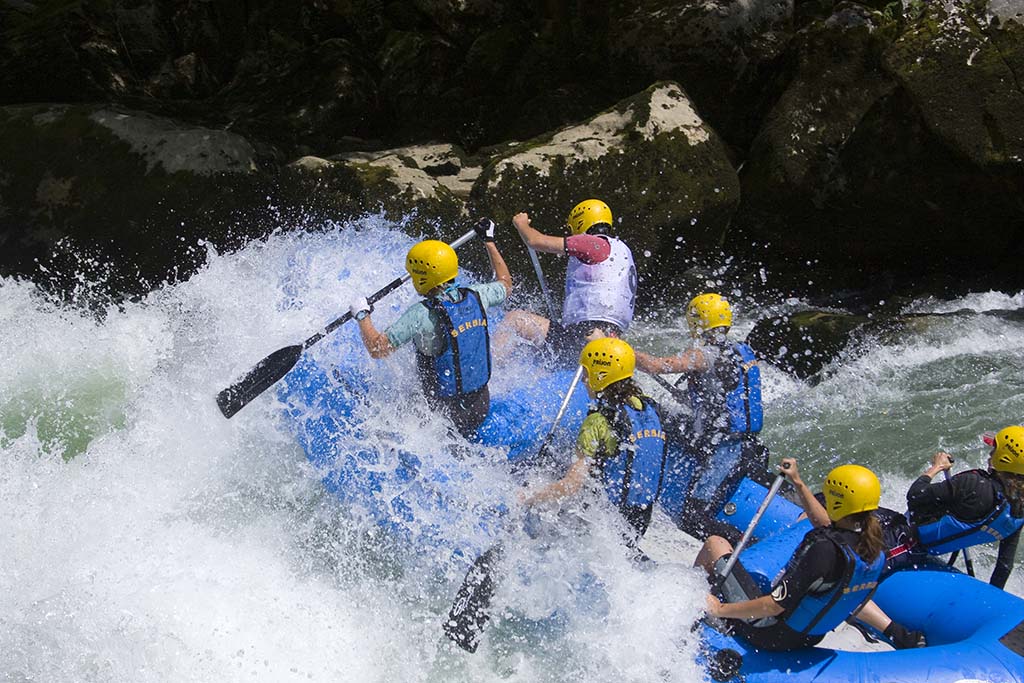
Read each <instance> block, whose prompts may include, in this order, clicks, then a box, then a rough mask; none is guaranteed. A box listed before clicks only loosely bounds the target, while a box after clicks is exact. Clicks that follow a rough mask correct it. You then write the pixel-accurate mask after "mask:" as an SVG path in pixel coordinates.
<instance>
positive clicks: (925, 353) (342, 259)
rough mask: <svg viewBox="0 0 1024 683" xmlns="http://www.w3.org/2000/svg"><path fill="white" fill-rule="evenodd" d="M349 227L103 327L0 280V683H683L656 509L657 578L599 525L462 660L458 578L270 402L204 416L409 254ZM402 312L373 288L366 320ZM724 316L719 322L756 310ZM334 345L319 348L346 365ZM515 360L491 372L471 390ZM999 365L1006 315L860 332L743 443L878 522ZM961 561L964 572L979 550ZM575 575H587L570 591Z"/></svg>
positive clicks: (1016, 355) (968, 441) (1012, 343)
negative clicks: (379, 513) (322, 467)
mask: <svg viewBox="0 0 1024 683" xmlns="http://www.w3.org/2000/svg"><path fill="white" fill-rule="evenodd" d="M358 228H359V229H358V230H357V229H356V228H355V227H353V226H347V227H346V228H344V229H339V230H335V231H329V232H326V233H322V234H318V235H313V236H310V235H305V236H298V235H276V236H274V237H272V238H271V239H270V240H269V241H268V242H265V243H254V244H251V245H250V246H248V247H247V248H245V249H243V250H241V251H239V252H237V253H234V254H230V255H220V254H216V253H213V252H212V251H211V253H210V255H209V259H208V264H207V266H206V267H204V268H203V269H202V270H201V271H200V272H199V273H198V274H196V275H195V276H194V277H192V278H191V279H189V280H188V281H187V282H183V283H178V284H173V285H166V286H163V287H160V288H158V289H156V290H155V291H154V292H153V293H152V294H151V295H150V296H148V297H147V298H146V299H145V300H143V301H141V302H138V303H132V304H128V305H124V306H122V307H117V308H113V307H112V308H110V309H108V310H106V311H105V312H104V313H102V314H101V315H96V314H94V313H89V312H85V311H82V310H79V309H74V308H66V307H58V306H56V305H54V304H53V303H51V302H49V301H48V300H47V298H46V297H45V296H43V294H42V293H41V292H40V291H38V290H37V289H36V288H35V287H34V286H33V285H32V284H29V283H26V282H23V281H18V280H14V279H4V280H0V342H2V347H3V348H4V350H5V353H4V355H3V362H2V363H0V539H2V545H0V680H11V681H215V680H217V681H235V680H237V681H242V680H246V681H248V680H266V681H309V680H313V681H452V680H466V681H493V680H502V681H544V680H551V681H580V680H587V681H649V680H665V681H693V680H698V679H699V677H700V670H699V669H698V668H697V666H696V664H695V663H694V661H693V660H694V656H695V655H696V645H695V643H694V642H693V638H692V636H691V635H690V633H689V626H690V624H691V623H693V620H694V619H695V618H696V617H697V616H698V615H699V612H700V609H701V606H702V605H703V600H704V598H703V595H704V590H705V587H706V584H705V583H704V580H703V578H702V577H700V576H699V575H698V574H697V572H696V571H694V570H692V569H690V568H689V565H690V563H691V562H692V559H693V553H694V548H695V546H694V545H693V543H692V542H690V541H688V540H687V539H684V538H679V536H680V534H679V532H677V531H676V530H675V529H674V528H671V527H670V526H669V525H667V524H666V523H665V521H664V520H663V519H662V520H656V523H655V528H654V529H653V531H652V534H651V537H650V539H648V544H647V545H648V548H649V551H650V553H651V554H652V556H655V557H656V558H657V559H659V560H660V561H661V565H660V566H659V568H658V569H656V570H654V571H647V572H644V571H640V570H638V569H636V568H634V566H633V565H632V564H630V562H629V561H628V560H627V559H626V558H625V557H624V556H623V553H622V552H621V549H620V547H619V544H618V541H617V539H616V538H615V536H614V534H612V533H611V532H609V533H607V534H604V533H602V532H600V531H598V532H595V533H594V535H592V536H588V537H587V539H586V542H585V543H584V542H582V541H581V542H580V543H579V544H576V545H573V544H572V543H565V544H563V545H562V546H559V549H557V550H553V551H552V552H550V553H549V554H548V555H547V556H546V559H545V561H543V562H537V563H536V564H535V565H534V569H535V570H536V575H534V576H532V577H531V576H530V575H528V574H523V573H520V575H519V576H518V577H514V578H512V579H510V580H509V581H508V583H507V584H506V585H504V586H503V588H502V589H501V590H502V594H501V595H500V596H499V597H500V598H501V599H502V600H503V601H505V602H509V603H515V605H516V609H515V610H513V611H510V612H508V613H507V614H505V615H504V616H499V618H497V619H496V620H495V622H494V623H493V624H492V628H491V630H490V632H489V633H488V635H487V637H486V638H485V640H484V643H483V645H482V646H481V648H480V650H479V651H478V652H477V653H476V654H475V655H473V656H470V655H466V654H464V653H462V652H461V651H459V650H457V649H453V648H452V647H451V646H450V645H449V644H448V643H447V642H446V641H445V640H444V637H443V636H442V634H441V630H440V621H441V618H442V616H443V614H444V613H445V612H446V610H447V607H448V605H449V604H450V602H451V598H452V596H453V594H454V591H455V588H456V587H457V585H458V583H459V581H460V580H461V578H462V573H464V571H465V564H464V563H462V564H460V563H459V562H458V561H456V560H452V559H451V558H449V557H446V556H439V557H433V558H431V557H429V556H428V557H426V558H424V557H423V556H418V557H416V558H415V559H410V554H409V553H407V552H406V550H405V549H403V548H401V547H400V546H396V545H395V544H394V543H392V542H391V541H390V540H389V539H388V538H387V537H385V536H382V535H381V534H380V533H378V532H376V531H375V530H374V528H373V525H372V524H369V523H367V521H366V520H365V518H364V517H363V516H361V515H360V514H359V511H358V510H350V509H346V508H345V507H344V506H342V505H340V504H339V502H338V501H337V499H335V498H334V497H332V496H330V495H328V494H326V493H325V492H324V489H323V486H322V484H321V483H320V479H319V474H318V473H317V471H316V470H315V469H314V468H313V467H312V466H311V465H310V464H309V463H308V461H307V460H306V458H305V456H304V454H303V452H302V450H301V448H299V446H298V445H297V444H296V441H295V438H294V437H293V435H292V434H291V433H290V432H289V430H288V428H287V425H286V423H285V420H283V419H282V410H281V405H280V404H279V403H278V402H277V401H276V400H275V397H274V394H273V392H267V394H266V395H264V396H262V397H261V398H260V399H258V400H256V401H254V402H253V403H252V404H251V405H249V406H248V407H247V408H245V409H244V410H243V411H242V412H241V413H239V414H238V415H237V416H236V417H235V418H233V419H232V420H230V421H229V420H225V419H224V418H223V417H222V416H221V414H220V413H219V412H218V410H217V408H216V405H215V404H214V400H213V397H214V395H215V394H216V393H217V391H218V390H220V389H222V388H223V387H224V386H226V385H227V384H228V383H230V382H231V380H233V379H234V378H235V377H237V376H238V375H240V374H242V373H243V372H245V371H246V370H247V369H249V368H250V367H251V366H252V365H253V364H254V363H255V362H256V361H258V360H259V359H260V358H262V357H263V356H265V355H266V354H268V353H269V352H271V351H273V350H275V349H277V348H280V347H282V346H286V345H288V344H294V343H297V342H300V341H301V340H302V339H304V338H306V337H307V336H309V335H310V334H312V333H313V332H315V331H316V330H317V329H318V328H319V327H320V326H321V325H323V324H324V323H326V322H328V321H330V320H332V319H334V318H336V317H337V316H339V315H340V314H341V313H342V312H344V310H346V308H347V302H348V301H349V299H351V298H352V296H353V295H355V294H368V293H369V292H371V291H372V290H373V289H376V288H377V287H379V286H381V285H383V284H385V283H386V282H388V281H389V280H391V279H392V278H393V277H395V275H397V274H400V273H401V255H402V254H403V253H404V251H405V249H406V248H407V247H408V246H409V245H410V244H411V241H410V239H409V238H407V237H405V236H403V235H401V234H400V233H398V232H395V231H393V230H390V229H388V228H387V227H386V226H383V225H380V224H379V221H375V220H367V221H366V222H365V224H363V225H361V226H358ZM474 247H477V245H469V247H467V248H474ZM477 248H478V247H477ZM517 275H519V276H521V277H522V278H523V279H529V274H527V273H523V274H517ZM695 293H696V292H694V294H695ZM413 298H414V294H413V293H412V291H411V289H409V290H406V291H402V292H400V293H396V294H394V295H393V296H392V297H390V298H389V299H388V300H387V303H386V304H385V305H383V306H381V307H380V308H379V309H378V311H377V312H376V314H375V315H376V318H377V320H378V322H379V323H380V324H381V325H383V324H386V323H387V322H388V321H390V320H393V319H394V317H395V316H397V311H398V310H399V309H400V308H401V307H403V306H404V305H407V304H408V303H409V302H410V301H412V300H413ZM755 298H756V297H755ZM765 303H766V305H771V306H772V307H773V308H774V309H775V310H778V307H779V306H780V305H782V306H784V305H785V304H784V303H781V304H780V302H765ZM790 305H798V304H797V303H794V302H791V304H790ZM1022 307H1024V295H1021V294H1014V293H1009V294H1002V293H984V294H976V295H971V296H967V297H965V298H962V299H959V300H956V301H931V300H922V301H918V302H916V303H915V304H914V305H913V306H912V310H913V311H915V312H928V311H935V312H945V311H955V310H960V309H966V310H967V311H969V312H975V313H978V312H983V311H989V310H996V309H1020V308H1022ZM737 313H738V316H739V317H740V318H741V319H742V322H741V323H740V325H739V327H740V328H749V326H750V324H752V322H753V320H754V319H755V318H756V315H757V311H756V310H753V309H752V308H751V307H749V306H748V307H746V308H740V309H739V310H738V311H737ZM669 319H671V318H669ZM676 320H677V322H676V323H674V324H673V325H670V326H668V327H665V326H664V325H662V326H652V325H649V324H648V325H644V324H643V323H642V322H641V324H640V325H639V326H638V332H637V335H638V337H637V338H639V339H641V340H648V341H650V342H651V343H652V344H653V345H654V346H656V347H661V348H663V349H664V348H666V347H667V346H668V345H670V344H671V340H672V339H674V338H676V337H677V336H678V337H679V338H682V334H683V327H682V320H681V319H680V318H677V319H676ZM346 333H348V334H350V333H351V331H345V330H342V331H340V332H339V334H346ZM344 355H345V356H346V357H344V358H336V359H322V360H325V361H332V362H338V363H365V362H367V361H366V356H365V354H364V353H362V352H361V351H358V350H356V351H353V352H350V353H346V354H344ZM411 368H412V357H411V354H409V352H408V351H403V352H402V353H400V354H398V355H396V356H395V357H394V358H393V359H390V360H389V361H387V362H385V363H382V364H381V365H380V366H379V367H378V368H377V371H378V372H379V373H383V375H382V376H384V377H394V378H395V382H396V384H395V389H394V390H393V396H391V397H390V398H388V399H387V400H377V401H371V404H372V405H371V409H372V410H375V411H377V415H378V416H379V419H380V420H381V421H384V422H386V423H387V425H388V433H389V436H388V438H389V439H390V440H391V442H397V443H398V444H399V445H401V446H404V447H406V448H409V449H410V450H414V451H420V450H426V449H428V448H429V446H430V445H431V444H436V443H438V441H437V439H443V438H444V436H443V429H441V428H439V427H437V426H436V425H431V424H427V423H425V422H424V421H423V419H422V412H423V411H422V410H418V409H417V406H416V403H415V401H416V399H415V391H414V390H413V389H412V387H413V385H414V383H413V380H412V370H411ZM529 371H530V364H529V361H528V360H522V359H520V360H515V361H512V362H510V363H507V364H504V365H501V366H499V367H498V369H497V370H496V375H495V380H494V382H495V384H494V386H495V389H496V390H497V391H500V390H501V388H502V387H503V386H508V385H509V384H510V383H513V382H515V381H522V378H523V377H528V376H529V374H528V372H529ZM1022 378H1024V323H1020V322H1012V321H1008V320H1007V319H1004V318H1000V317H998V316H992V315H975V314H966V313H965V314H964V315H960V316H955V317H949V318H948V319H943V320H941V321H939V322H937V323H934V324H930V325H927V326H923V327H922V328H921V329H918V330H917V331H914V332H908V333H907V334H906V336H904V337H903V338H902V339H901V340H900V341H899V342H898V343H891V344H888V345H882V344H878V343H869V344H868V347H867V349H866V351H865V352H864V353H863V354H861V355H858V356H856V357H855V358H851V359H850V360H849V361H848V362H845V363H843V364H841V365H840V366H839V367H836V368H834V369H833V370H832V371H831V372H830V373H828V374H827V375H826V376H825V379H824V380H823V381H821V382H820V383H818V384H817V385H815V386H808V385H806V384H804V383H801V382H798V381H796V380H794V379H791V378H789V377H787V376H786V375H784V374H783V373H781V372H779V371H775V370H772V369H768V370H767V372H766V379H765V382H766V394H767V418H766V429H765V432H764V435H763V436H764V440H765V441H766V442H767V443H768V445H769V446H770V447H771V448H772V449H773V451H774V452H775V454H776V455H777V456H781V455H794V456H796V457H798V458H799V459H800V461H801V463H802V465H803V469H804V470H805V477H806V478H807V479H808V480H809V481H811V482H820V479H821V477H822V476H823V475H824V473H825V472H827V471H828V469H829V468H830V467H832V466H833V465H835V464H837V463H840V462H848V461H855V462H859V463H862V464H865V465H868V466H870V467H872V468H874V469H875V470H876V471H877V472H878V473H879V475H880V477H881V479H882V482H883V503H885V504H888V505H889V506H891V507H897V508H900V509H902V507H903V503H902V501H903V500H904V494H905V492H906V489H907V487H908V486H909V484H910V482H911V481H912V480H913V479H914V478H915V477H916V476H917V474H918V473H919V472H920V471H921V470H922V469H923V468H924V467H925V465H926V463H927V460H928V458H929V457H930V455H931V454H932V453H933V452H934V451H935V450H936V449H937V448H945V449H948V450H950V451H951V452H952V453H954V454H955V455H956V456H957V468H960V467H975V466H982V465H983V462H984V458H985V456H986V453H985V450H984V447H983V446H982V444H981V442H980V440H979V438H978V435H979V434H980V433H981V432H983V431H985V430H990V429H998V428H1000V427H1002V426H1005V425H1007V424H1010V423H1013V422H1019V421H1021V420H1022V418H1024V387H1022V384H1024V379H1022ZM494 476H495V477H496V479H495V481H498V482H500V481H501V479H500V475H499V474H496V475H494ZM492 483H493V482H492ZM975 556H976V558H977V559H976V560H975V562H976V564H977V565H979V566H980V568H981V573H982V575H983V576H986V577H987V576H988V572H989V571H990V568H991V565H992V561H993V559H994V548H990V547H986V548H982V549H979V550H977V551H975ZM1020 564H1021V563H1020V562H1018V568H1017V571H1016V572H1015V573H1014V574H1013V576H1012V577H1011V578H1010V583H1009V585H1008V588H1009V589H1010V590H1011V591H1012V592H1014V593H1017V594H1022V593H1024V568H1022V567H1021V566H1020ZM582 569H585V570H586V572H588V573H589V576H590V577H591V580H592V582H593V583H595V584H599V586H600V587H599V588H595V589H593V590H592V591H590V592H589V594H588V592H587V591H586V590H585V589H581V587H580V585H579V582H578V580H577V579H578V576H576V575H578V574H579V571H582ZM563 573H564V574H565V577H564V578H563V577H562V574H563ZM574 577H576V578H574ZM595 596H596V597H595ZM553 609H557V610H558V611H559V614H560V616H559V618H558V619H554V620H552V619H543V618H542V617H544V616H546V615H548V614H550V613H551V611H552V610H553Z"/></svg>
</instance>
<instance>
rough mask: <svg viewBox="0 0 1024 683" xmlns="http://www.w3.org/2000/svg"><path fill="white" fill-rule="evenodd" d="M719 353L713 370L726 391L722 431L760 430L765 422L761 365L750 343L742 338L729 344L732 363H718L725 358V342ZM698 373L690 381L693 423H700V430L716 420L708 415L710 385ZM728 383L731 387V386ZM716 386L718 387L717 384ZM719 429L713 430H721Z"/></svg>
mask: <svg viewBox="0 0 1024 683" xmlns="http://www.w3.org/2000/svg"><path fill="white" fill-rule="evenodd" d="M719 348H720V349H721V350H722V353H721V354H720V355H719V358H718V359H717V361H716V367H715V368H713V369H712V372H713V373H714V375H715V376H716V378H717V380H718V382H720V383H721V387H720V390H722V391H725V392H726V393H725V405H724V410H725V412H726V413H727V414H728V426H727V427H726V428H725V429H724V431H725V432H726V433H728V434H756V433H757V432H760V431H761V427H762V426H763V424H764V408H763V406H762V402H761V369H760V368H759V367H758V365H757V356H755V355H754V350H753V349H751V348H750V346H749V345H747V344H744V343H743V342H737V343H735V344H732V346H731V351H732V353H731V354H729V355H731V356H732V358H733V359H734V362H733V363H732V367H718V365H719V364H724V361H725V360H726V349H727V348H730V347H728V346H725V347H722V346H720V347H719ZM699 375H700V373H697V375H696V376H693V377H691V379H690V381H689V389H690V406H691V407H692V408H693V414H694V424H695V425H700V427H699V429H700V430H701V431H703V430H705V429H707V426H709V425H714V424H718V421H717V420H716V419H715V416H714V415H709V414H708V413H709V411H710V410H711V406H712V405H713V400H712V398H711V397H710V396H707V395H705V394H706V392H707V391H709V390H713V389H710V386H713V385H711V384H710V383H708V382H706V381H702V379H703V378H701V377H700V376H699ZM730 387H731V388H730ZM716 388H717V387H716ZM721 427H724V425H720V427H719V429H717V430H716V431H721Z"/></svg>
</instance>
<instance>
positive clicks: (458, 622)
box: [444, 543, 502, 652]
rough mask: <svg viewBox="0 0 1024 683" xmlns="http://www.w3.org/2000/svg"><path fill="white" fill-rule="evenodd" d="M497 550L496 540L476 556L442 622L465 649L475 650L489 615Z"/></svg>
mask: <svg viewBox="0 0 1024 683" xmlns="http://www.w3.org/2000/svg"><path fill="white" fill-rule="evenodd" d="M501 554H502V547H501V544H500V543H499V544H498V545H495V546H492V547H491V548H490V549H488V550H487V552H485V553H484V554H483V555H481V556H480V557H478V558H476V562H474V563H473V566H472V567H470V568H469V572H467V573H466V579H465V580H464V581H463V582H462V586H460V587H459V592H458V594H457V595H456V596H455V602H454V603H452V608H451V610H450V611H449V612H448V619H447V620H446V621H445V622H444V633H445V635H446V636H448V638H449V639H450V640H451V641H452V642H453V643H455V644H456V645H458V646H459V647H461V648H462V649H463V650H465V651H466V652H476V647H477V645H479V644H480V636H481V634H482V633H483V630H484V626H486V625H487V622H488V621H489V620H490V618H491V615H490V611H489V610H490V606H491V599H492V598H493V597H494V587H495V584H494V569H495V565H497V563H498V561H499V560H500V559H501Z"/></svg>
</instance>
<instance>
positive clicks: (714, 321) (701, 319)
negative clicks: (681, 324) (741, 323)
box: [686, 294, 732, 337]
mask: <svg viewBox="0 0 1024 683" xmlns="http://www.w3.org/2000/svg"><path fill="white" fill-rule="evenodd" d="M686 322H687V324H688V325H689V326H690V334H692V335H693V336H695V337H696V336H698V335H700V334H701V333H703V332H707V331H708V330H713V329H714V328H716V327H732V307H731V306H730V305H729V302H728V301H726V300H725V299H723V298H722V296H721V295H720V294H701V295H699V296H695V297H693V299H692V300H690V303H689V304H688V305H687V306H686Z"/></svg>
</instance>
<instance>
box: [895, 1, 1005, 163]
mask: <svg viewBox="0 0 1024 683" xmlns="http://www.w3.org/2000/svg"><path fill="white" fill-rule="evenodd" d="M885 63H886V67H887V69H888V70H889V71H891V73H892V74H893V75H894V76H895V78H896V79H898V80H899V82H900V84H901V85H902V86H903V87H904V88H905V89H906V91H907V93H908V94H909V95H910V97H911V98H912V99H913V101H914V103H915V104H916V105H917V107H918V109H919V110H920V112H921V116H922V117H923V118H924V120H925V122H926V123H927V125H928V128H929V129H930V130H931V131H932V132H933V133H934V134H935V135H936V136H937V137H938V138H940V139H941V140H942V141H943V143H944V144H946V145H948V146H949V147H950V148H951V149H952V150H954V151H956V152H957V153H959V154H962V155H963V156H965V157H967V158H968V159H970V160H971V162H973V163H974V164H977V165H978V166H988V165H1011V166H1016V167H1017V168H1018V169H1022V171H1021V172H1022V173H1024V71H1021V70H1020V69H1021V66H1024V25H1021V24H1020V23H1017V22H1016V21H1006V22H1004V23H1000V22H999V21H998V20H995V19H994V18H993V16H992V15H991V14H990V13H989V11H988V3H987V2H982V1H979V0H954V1H953V2H948V3H941V4H940V3H928V4H927V5H926V6H925V7H924V10H923V12H922V14H921V16H920V18H918V19H917V20H916V21H915V22H914V23H913V24H912V25H911V26H910V27H909V29H908V30H906V31H905V32H904V33H903V34H902V35H901V36H900V37H899V39H898V40H897V41H896V42H895V43H894V44H893V45H892V47H891V48H890V49H889V50H888V51H887V52H886V55H885Z"/></svg>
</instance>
